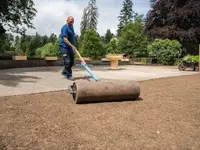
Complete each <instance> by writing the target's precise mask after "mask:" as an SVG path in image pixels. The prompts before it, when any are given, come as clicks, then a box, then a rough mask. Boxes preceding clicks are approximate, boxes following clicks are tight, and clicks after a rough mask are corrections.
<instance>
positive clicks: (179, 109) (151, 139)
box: [0, 75, 200, 150]
mask: <svg viewBox="0 0 200 150" xmlns="http://www.w3.org/2000/svg"><path fill="white" fill-rule="evenodd" d="M141 92H142V93H141V98H142V99H143V100H141V101H135V102H131V101H126V102H112V103H92V104H83V105H76V104H74V102H73V101H72V99H71V98H69V94H68V93H67V92H66V91H60V92H51V93H42V94H31V95H22V96H11V97H0V149H34V150H35V149H60V150H64V149H75V150H76V149H87V150H88V149H102V150H106V149H113V150H114V149H115V150H125V149H126V150H127V149H131V150H132V149H162V150H164V149H178V150H180V149H181V150H184V149H195V150H199V149H200V76H199V75H190V76H182V77H173V78H165V79H157V80H150V81H144V82H141Z"/></svg>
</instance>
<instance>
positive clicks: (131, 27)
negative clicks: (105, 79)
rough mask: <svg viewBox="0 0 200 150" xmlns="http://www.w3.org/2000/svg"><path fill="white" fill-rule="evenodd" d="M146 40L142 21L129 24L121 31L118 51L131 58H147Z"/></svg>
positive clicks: (138, 20)
mask: <svg viewBox="0 0 200 150" xmlns="http://www.w3.org/2000/svg"><path fill="white" fill-rule="evenodd" d="M147 45H148V40H147V36H146V35H145V32H144V27H143V23H142V20H140V19H137V20H136V21H135V22H130V23H128V24H127V25H125V27H124V28H123V29H122V30H121V32H120V36H119V43H118V49H119V51H120V52H122V53H123V54H126V55H129V56H132V57H144V56H147Z"/></svg>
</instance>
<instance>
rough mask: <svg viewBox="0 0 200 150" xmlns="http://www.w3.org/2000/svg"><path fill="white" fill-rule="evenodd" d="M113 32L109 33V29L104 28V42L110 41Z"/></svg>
mask: <svg viewBox="0 0 200 150" xmlns="http://www.w3.org/2000/svg"><path fill="white" fill-rule="evenodd" d="M113 36H114V35H113V34H112V33H111V31H110V29H107V30H106V34H105V36H104V43H105V44H108V43H109V42H110V40H111V39H112V38H113Z"/></svg>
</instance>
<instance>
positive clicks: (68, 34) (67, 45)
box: [59, 16, 76, 80]
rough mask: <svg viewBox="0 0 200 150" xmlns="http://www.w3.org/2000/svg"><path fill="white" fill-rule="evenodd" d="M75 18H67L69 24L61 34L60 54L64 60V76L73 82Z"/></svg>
mask: <svg viewBox="0 0 200 150" xmlns="http://www.w3.org/2000/svg"><path fill="white" fill-rule="evenodd" d="M73 24H74V18H73V17H72V16H70V17H68V18H67V23H66V24H65V25H64V26H63V27H62V29H61V34H60V43H59V46H60V52H61V54H62V57H63V60H64V69H63V70H62V75H65V76H66V77H67V78H68V79H70V80H73V77H72V66H73V65H74V50H75V49H76V47H74V46H73V45H72V44H73V43H74V28H73Z"/></svg>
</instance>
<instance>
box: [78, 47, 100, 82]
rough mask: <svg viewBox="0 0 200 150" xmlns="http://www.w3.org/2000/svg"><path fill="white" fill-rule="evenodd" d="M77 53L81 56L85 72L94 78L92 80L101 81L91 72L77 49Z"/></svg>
mask: <svg viewBox="0 0 200 150" xmlns="http://www.w3.org/2000/svg"><path fill="white" fill-rule="evenodd" d="M75 52H76V53H77V55H78V56H79V58H80V60H81V66H83V67H84V68H85V70H86V71H87V72H88V73H89V74H90V75H91V76H92V78H93V79H94V80H95V81H98V80H99V79H98V78H97V77H96V76H95V75H94V73H92V71H91V70H90V68H89V67H88V66H87V64H86V62H85V60H84V59H83V58H82V57H81V55H80V53H79V52H78V51H77V50H76V49H75Z"/></svg>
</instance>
